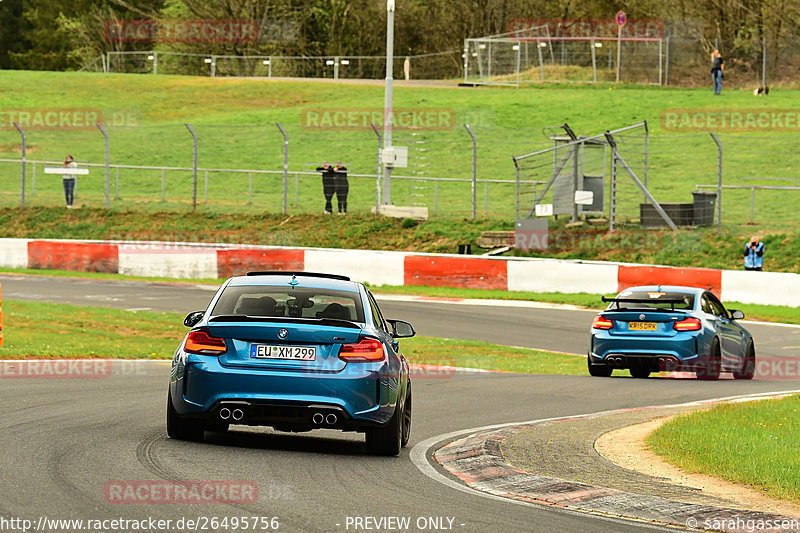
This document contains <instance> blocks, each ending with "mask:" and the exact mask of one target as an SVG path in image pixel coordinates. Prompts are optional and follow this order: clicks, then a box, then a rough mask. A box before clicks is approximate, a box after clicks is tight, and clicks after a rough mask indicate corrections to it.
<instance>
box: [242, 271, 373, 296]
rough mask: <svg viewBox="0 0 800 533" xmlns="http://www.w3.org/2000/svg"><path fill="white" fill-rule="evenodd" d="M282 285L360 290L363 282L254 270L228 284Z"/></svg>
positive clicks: (307, 274)
mask: <svg viewBox="0 0 800 533" xmlns="http://www.w3.org/2000/svg"><path fill="white" fill-rule="evenodd" d="M259 285H261V286H265V287H266V286H271V287H275V286H282V285H286V286H287V287H288V286H290V285H294V286H295V287H305V288H309V289H333V290H340V291H347V292H359V286H360V285H361V283H358V282H356V281H350V279H349V278H347V277H345V276H338V275H335V274H323V273H316V272H252V273H248V275H246V276H234V277H232V278H231V279H230V281H229V283H228V286H229V287H231V286H233V287H242V286H259Z"/></svg>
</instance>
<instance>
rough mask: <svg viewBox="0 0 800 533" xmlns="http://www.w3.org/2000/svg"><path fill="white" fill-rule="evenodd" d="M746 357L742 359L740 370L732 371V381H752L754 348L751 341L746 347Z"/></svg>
mask: <svg viewBox="0 0 800 533" xmlns="http://www.w3.org/2000/svg"><path fill="white" fill-rule="evenodd" d="M746 354H747V355H745V357H744V365H743V366H742V368H741V370H734V371H733V378H734V379H753V376H755V374H756V347H755V345H754V344H753V341H750V343H749V344H748V345H747V352H746Z"/></svg>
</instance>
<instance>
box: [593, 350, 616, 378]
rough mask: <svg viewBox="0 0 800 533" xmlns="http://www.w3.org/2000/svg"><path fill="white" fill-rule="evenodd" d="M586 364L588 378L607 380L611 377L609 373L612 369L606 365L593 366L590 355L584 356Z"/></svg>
mask: <svg viewBox="0 0 800 533" xmlns="http://www.w3.org/2000/svg"><path fill="white" fill-rule="evenodd" d="M586 362H587V364H588V365H589V375H590V376H594V377H596V378H607V377H609V376H611V372H613V369H612V368H611V367H610V366H608V365H603V364H600V365H593V364H592V357H591V356H590V355H587V356H586Z"/></svg>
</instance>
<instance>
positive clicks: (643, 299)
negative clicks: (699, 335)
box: [608, 291, 694, 310]
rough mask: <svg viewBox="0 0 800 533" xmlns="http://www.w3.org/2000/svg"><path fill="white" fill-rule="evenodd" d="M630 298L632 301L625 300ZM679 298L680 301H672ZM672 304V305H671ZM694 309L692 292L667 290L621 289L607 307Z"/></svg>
mask: <svg viewBox="0 0 800 533" xmlns="http://www.w3.org/2000/svg"><path fill="white" fill-rule="evenodd" d="M626 300H632V301H626ZM675 300H680V303H673V302H675ZM673 306H674V307H673ZM617 308H619V309H673V308H674V309H684V310H691V309H694V294H692V293H687V292H669V291H622V292H621V293H619V295H617V301H616V302H613V303H611V305H609V306H608V309H612V310H613V309H617Z"/></svg>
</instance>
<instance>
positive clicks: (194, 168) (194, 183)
mask: <svg viewBox="0 0 800 533" xmlns="http://www.w3.org/2000/svg"><path fill="white" fill-rule="evenodd" d="M184 126H186V129H188V130H189V133H191V134H192V140H193V143H194V150H193V154H192V155H193V157H192V209H196V208H197V133H195V131H194V129H193V128H192V126H191V125H190V124H189V123H188V122H184Z"/></svg>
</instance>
